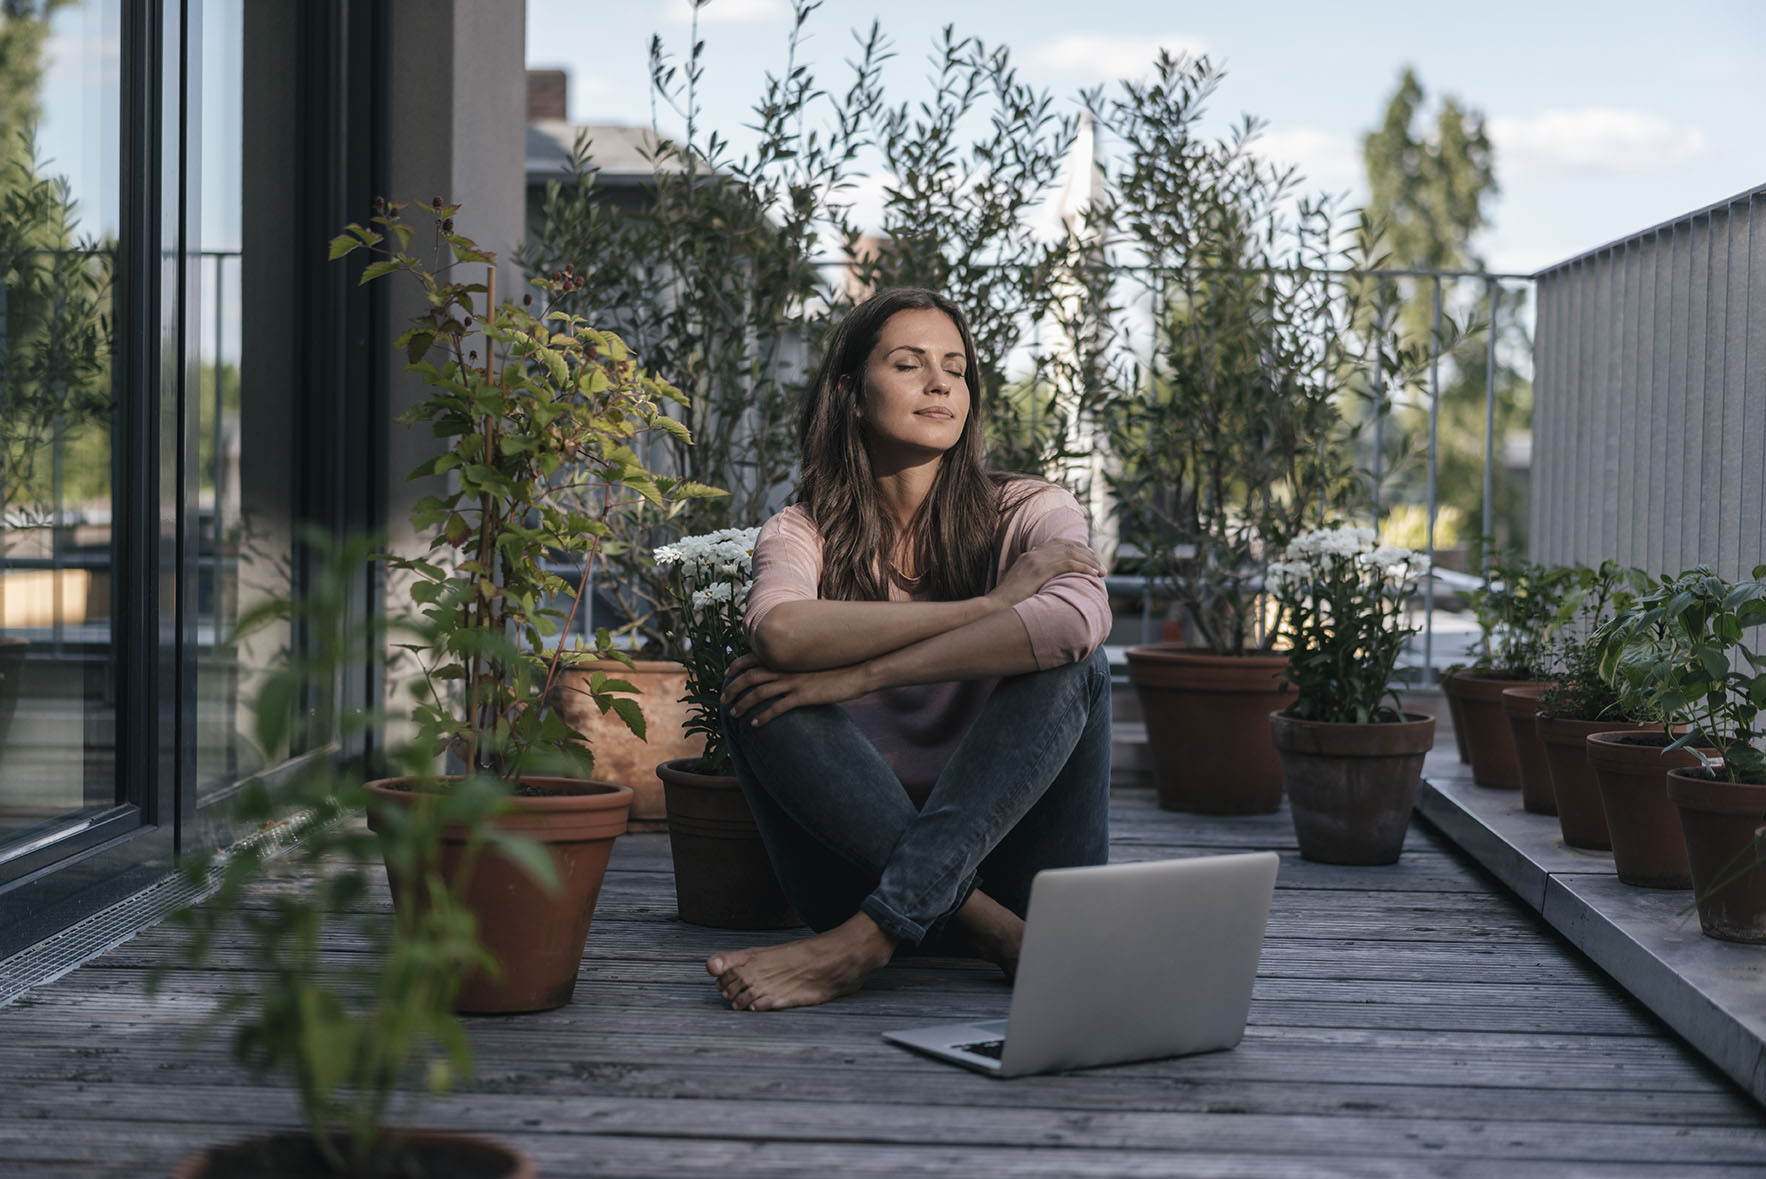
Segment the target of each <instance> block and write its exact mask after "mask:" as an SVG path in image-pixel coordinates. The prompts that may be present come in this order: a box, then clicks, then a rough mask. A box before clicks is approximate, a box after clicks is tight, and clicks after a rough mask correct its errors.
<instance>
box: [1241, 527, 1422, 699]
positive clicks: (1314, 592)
mask: <svg viewBox="0 0 1766 1179" xmlns="http://www.w3.org/2000/svg"><path fill="white" fill-rule="evenodd" d="M1427 568H1428V559H1427V558H1426V557H1424V556H1423V555H1422V554H1420V553H1415V552H1412V551H1411V550H1410V549H1403V548H1397V547H1394V546H1392V545H1381V544H1379V543H1377V540H1376V538H1375V535H1374V530H1373V529H1371V528H1358V527H1353V526H1342V527H1337V528H1320V529H1315V530H1314V531H1311V532H1307V533H1304V534H1303V535H1301V536H1299V537H1298V538H1296V539H1295V540H1294V541H1293V542H1292V543H1290V544H1289V545H1288V546H1287V548H1286V550H1284V552H1283V553H1282V559H1281V560H1280V561H1276V562H1273V563H1271V565H1270V566H1269V575H1268V580H1267V582H1266V584H1267V586H1268V589H1269V592H1270V593H1271V594H1272V595H1274V597H1275V598H1276V600H1277V601H1279V602H1281V604H1282V605H1283V606H1284V607H1285V611H1284V614H1285V620H1284V623H1283V626H1282V634H1283V637H1284V638H1285V639H1286V640H1287V641H1288V643H1289V644H1290V647H1291V650H1290V651H1289V653H1288V677H1287V678H1288V682H1289V683H1292V684H1294V685H1295V686H1296V687H1297V688H1298V689H1299V696H1298V698H1297V699H1296V700H1295V701H1294V703H1293V704H1292V705H1291V706H1290V707H1289V708H1288V715H1289V716H1292V717H1295V718H1297V719H1299V720H1310V721H1331V722H1347V723H1355V724H1367V723H1369V722H1381V721H1396V720H1399V719H1401V717H1402V710H1400V709H1399V708H1397V707H1395V706H1396V705H1397V703H1398V694H1397V691H1396V690H1395V689H1394V688H1393V687H1392V674H1393V670H1394V668H1396V666H1397V664H1398V656H1399V653H1400V652H1401V651H1402V650H1403V649H1404V644H1405V641H1406V640H1407V639H1409V638H1410V636H1411V635H1413V634H1415V633H1416V632H1417V626H1416V624H1415V623H1414V622H1412V621H1411V616H1410V601H1411V598H1412V596H1413V595H1414V594H1415V593H1416V587H1417V579H1418V578H1419V577H1421V576H1422V574H1423V573H1424V572H1425V571H1426V570H1427ZM1388 697H1390V699H1391V701H1392V704H1393V705H1394V707H1387V706H1386V705H1385V703H1384V701H1385V700H1386V699H1387V698H1388Z"/></svg>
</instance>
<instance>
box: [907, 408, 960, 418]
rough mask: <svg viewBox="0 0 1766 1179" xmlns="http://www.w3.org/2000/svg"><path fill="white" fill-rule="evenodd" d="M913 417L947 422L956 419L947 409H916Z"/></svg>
mask: <svg viewBox="0 0 1766 1179" xmlns="http://www.w3.org/2000/svg"><path fill="white" fill-rule="evenodd" d="M914 416H915V417H921V418H945V419H947V420H954V419H955V417H956V415H955V414H953V413H951V411H950V410H948V409H918V410H915V411H914Z"/></svg>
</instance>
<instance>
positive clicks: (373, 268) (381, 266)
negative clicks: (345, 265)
mask: <svg viewBox="0 0 1766 1179" xmlns="http://www.w3.org/2000/svg"><path fill="white" fill-rule="evenodd" d="M402 269H404V264H403V263H402V262H399V261H398V260H397V259H393V258H385V259H382V260H381V261H379V262H370V263H369V264H368V265H367V266H364V267H363V268H362V277H361V278H360V279H358V280H357V281H356V285H357V286H367V285H368V284H369V283H371V282H373V281H374V280H375V279H377V278H379V277H380V276H381V275H383V274H391V273H392V272H393V271H395V270H402ZM419 355H421V353H419ZM412 359H413V360H415V359H417V358H416V357H412Z"/></svg>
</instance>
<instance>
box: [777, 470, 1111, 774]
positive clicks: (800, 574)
mask: <svg viewBox="0 0 1766 1179" xmlns="http://www.w3.org/2000/svg"><path fill="white" fill-rule="evenodd" d="M1015 490H1016V489H1012V488H1009V489H1008V494H1007V496H1006V498H1007V500H1008V502H1009V503H1010V506H1009V507H1007V508H1006V509H1005V510H1004V511H1002V512H1001V514H1000V522H999V528H998V530H997V531H996V532H995V533H994V541H993V547H994V554H995V560H994V563H993V568H992V571H991V576H990V578H989V581H988V586H987V588H989V589H992V588H993V587H994V586H995V585H998V584H999V581H1000V578H1002V577H1003V576H1005V573H1006V570H1008V569H1010V568H1011V567H1012V562H1014V561H1016V560H1017V559H1018V558H1019V557H1020V556H1022V555H1023V554H1024V553H1027V552H1029V551H1030V550H1031V549H1033V548H1035V547H1036V546H1038V545H1040V544H1043V543H1045V542H1047V541H1050V540H1056V539H1066V540H1076V541H1078V542H1080V543H1081V544H1086V543H1089V538H1088V534H1087V528H1086V518H1085V513H1084V511H1083V510H1081V508H1080V506H1079V502H1078V501H1077V500H1075V499H1074V498H1073V495H1072V493H1070V492H1069V491H1067V490H1066V489H1065V488H1062V487H1056V486H1053V485H1047V486H1042V487H1038V488H1037V489H1036V490H1034V491H1032V492H1030V493H1029V494H1028V495H1023V496H1018V495H1014V494H1012V492H1013V491H1015ZM821 578H822V536H821V533H820V532H818V531H817V530H816V526H815V523H814V521H812V520H811V519H810V517H809V513H808V512H807V511H805V510H804V508H803V507H802V505H793V506H791V507H788V508H786V509H785V510H784V511H782V512H780V513H779V514H778V515H776V516H774V517H773V518H772V519H770V520H768V521H767V522H766V524H765V525H764V526H762V528H761V530H760V537H759V539H758V540H757V541H756V542H755V546H754V584H753V586H752V587H751V588H750V590H749V592H748V610H747V614H746V617H745V624H746V628H747V631H748V638H749V641H750V642H752V641H753V639H754V632H755V630H756V628H758V627H759V626H760V622H761V620H762V619H763V618H765V617H766V616H767V614H768V612H770V611H771V610H772V609H773V608H774V607H776V606H778V605H779V604H780V603H781V602H791V601H814V600H815V599H816V598H818V597H819V596H820V594H819V592H818V590H819V587H820V585H821ZM887 584H888V587H889V590H888V592H889V600H890V601H895V602H911V601H924V600H926V595H925V594H922V593H913V592H910V591H909V590H907V589H906V588H905V587H903V586H902V585H901V584H900V583H898V582H897V581H896V580H895V579H893V578H890V579H888V581H887ZM1012 609H1013V611H1014V612H1016V614H1017V615H1018V618H1019V619H1020V620H1021V621H1022V622H1023V623H1024V630H1025V633H1026V634H1028V635H1029V636H1030V649H1031V651H1032V652H1033V653H1034V654H1035V656H1036V666H1037V667H1038V668H1039V669H1045V670H1046V669H1048V668H1051V667H1060V666H1062V665H1063V664H1067V663H1076V662H1078V661H1079V660H1081V659H1084V658H1086V657H1087V656H1088V655H1090V654H1091V653H1092V652H1093V651H1095V650H1097V649H1098V647H1100V646H1101V645H1102V644H1103V642H1104V638H1105V636H1106V635H1108V634H1109V631H1110V602H1109V598H1108V596H1107V595H1106V594H1105V591H1104V583H1103V581H1102V580H1101V579H1099V578H1096V577H1091V576H1087V575H1085V574H1080V573H1063V574H1061V575H1059V576H1056V577H1052V578H1050V579H1049V580H1048V582H1046V583H1045V584H1044V585H1043V587H1042V589H1041V590H1039V591H1037V592H1036V593H1034V594H1032V595H1031V596H1030V597H1028V598H1026V599H1024V601H1022V602H1019V603H1018V604H1017V605H1016V606H1014V607H1012ZM998 682H999V681H998V680H995V679H981V680H959V681H954V682H947V683H936V684H914V685H910V686H907V687H901V688H885V689H883V690H882V691H879V692H872V693H870V694H868V695H865V696H860V697H859V698H858V699H856V700H850V701H848V702H847V703H846V705H845V707H846V710H847V711H848V712H849V713H850V714H851V715H852V717H853V720H854V721H856V722H857V724H858V726H859V728H860V729H861V730H862V731H863V732H864V734H865V736H866V737H868V738H870V741H871V743H872V744H873V745H875V746H876V747H877V749H878V751H879V752H880V753H882V755H883V757H884V760H886V761H887V762H888V763H889V765H890V767H891V768H893V769H894V770H895V774H896V777H898V778H900V779H901V782H902V785H903V786H904V787H906V789H907V791H908V793H909V794H910V795H911V796H913V798H914V799H915V801H924V799H925V797H926V795H927V793H928V792H929V791H930V790H931V789H932V784H933V782H934V781H936V780H937V778H938V774H939V771H940V770H942V769H943V768H944V763H945V761H946V760H947V759H948V758H949V757H950V755H951V753H952V752H953V751H954V750H955V749H956V747H957V743H958V742H959V741H961V740H962V738H963V734H964V733H966V732H968V729H969V725H970V724H971V723H973V721H974V720H975V717H976V715H977V714H979V712H980V711H981V707H982V705H983V704H985V703H986V702H987V697H988V695H989V694H990V693H991V692H992V691H993V687H994V685H995V684H996V683H998Z"/></svg>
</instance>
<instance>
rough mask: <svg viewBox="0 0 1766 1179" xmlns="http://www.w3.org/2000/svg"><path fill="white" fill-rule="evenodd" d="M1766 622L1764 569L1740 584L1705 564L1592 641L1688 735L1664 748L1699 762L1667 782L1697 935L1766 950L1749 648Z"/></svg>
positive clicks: (1764, 677)
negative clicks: (1695, 911)
mask: <svg viewBox="0 0 1766 1179" xmlns="http://www.w3.org/2000/svg"><path fill="white" fill-rule="evenodd" d="M1762 623H1766V565H1760V566H1757V567H1756V568H1755V569H1754V570H1753V574H1752V579H1751V580H1748V581H1737V582H1731V581H1729V580H1727V579H1725V578H1723V577H1721V576H1719V575H1718V574H1717V573H1716V571H1715V570H1713V569H1712V568H1711V567H1710V566H1708V565H1701V566H1699V567H1698V568H1696V569H1690V570H1687V571H1686V572H1684V573H1681V574H1679V575H1678V576H1674V577H1662V578H1660V579H1659V580H1657V581H1656V582H1655V583H1654V584H1653V585H1652V586H1651V587H1650V588H1649V590H1648V591H1647V592H1644V593H1641V594H1639V595H1638V598H1637V601H1636V602H1635V603H1633V604H1632V606H1631V607H1630V609H1628V610H1625V611H1623V612H1621V613H1620V614H1618V615H1617V616H1615V617H1614V618H1613V619H1612V621H1610V622H1609V623H1607V624H1606V625H1605V626H1603V627H1602V628H1601V630H1600V632H1599V634H1598V641H1599V643H1600V649H1601V670H1602V671H1603V672H1604V673H1606V674H1608V675H1610V676H1612V677H1614V678H1615V679H1616V680H1617V681H1618V683H1619V684H1620V685H1621V690H1622V691H1625V692H1628V693H1634V694H1635V695H1636V696H1638V697H1639V698H1641V699H1643V700H1646V701H1648V702H1649V703H1650V705H1651V706H1652V707H1654V708H1656V709H1658V710H1659V711H1660V712H1661V714H1662V715H1663V716H1664V717H1666V718H1667V719H1668V721H1670V722H1672V723H1676V724H1682V725H1685V726H1686V732H1684V733H1682V734H1681V735H1680V736H1679V737H1678V738H1676V740H1675V741H1674V742H1673V744H1672V745H1670V746H1669V748H1671V749H1688V750H1691V751H1692V752H1693V753H1694V755H1695V756H1696V757H1697V759H1698V764H1697V765H1696V766H1691V767H1685V768H1679V769H1671V770H1669V771H1668V775H1667V777H1668V798H1669V800H1670V801H1671V802H1673V803H1674V805H1675V807H1676V808H1678V810H1679V812H1680V824H1681V829H1682V831H1683V833H1684V835H1685V838H1686V853H1687V863H1688V866H1689V868H1690V870H1691V875H1692V884H1693V889H1694V891H1695V893H1696V895H1697V899H1698V910H1699V925H1700V926H1701V927H1702V928H1703V930H1704V932H1705V933H1706V934H1707V935H1708V936H1710V937H1714V938H1721V939H1723V940H1726V941H1739V942H1753V943H1766V857H1763V856H1762V854H1761V851H1762V834H1761V832H1762V825H1763V824H1766V752H1762V741H1763V738H1766V733H1762V730H1761V728H1760V724H1759V716H1760V711H1761V709H1762V707H1766V658H1762V657H1761V655H1760V654H1759V653H1758V652H1756V651H1755V650H1754V648H1753V647H1752V646H1750V645H1749V644H1748V642H1747V641H1746V640H1747V638H1748V632H1749V630H1750V628H1753V627H1756V626H1759V625H1761V624H1762ZM1707 748H1708V750H1709V752H1707V751H1706V749H1707Z"/></svg>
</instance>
